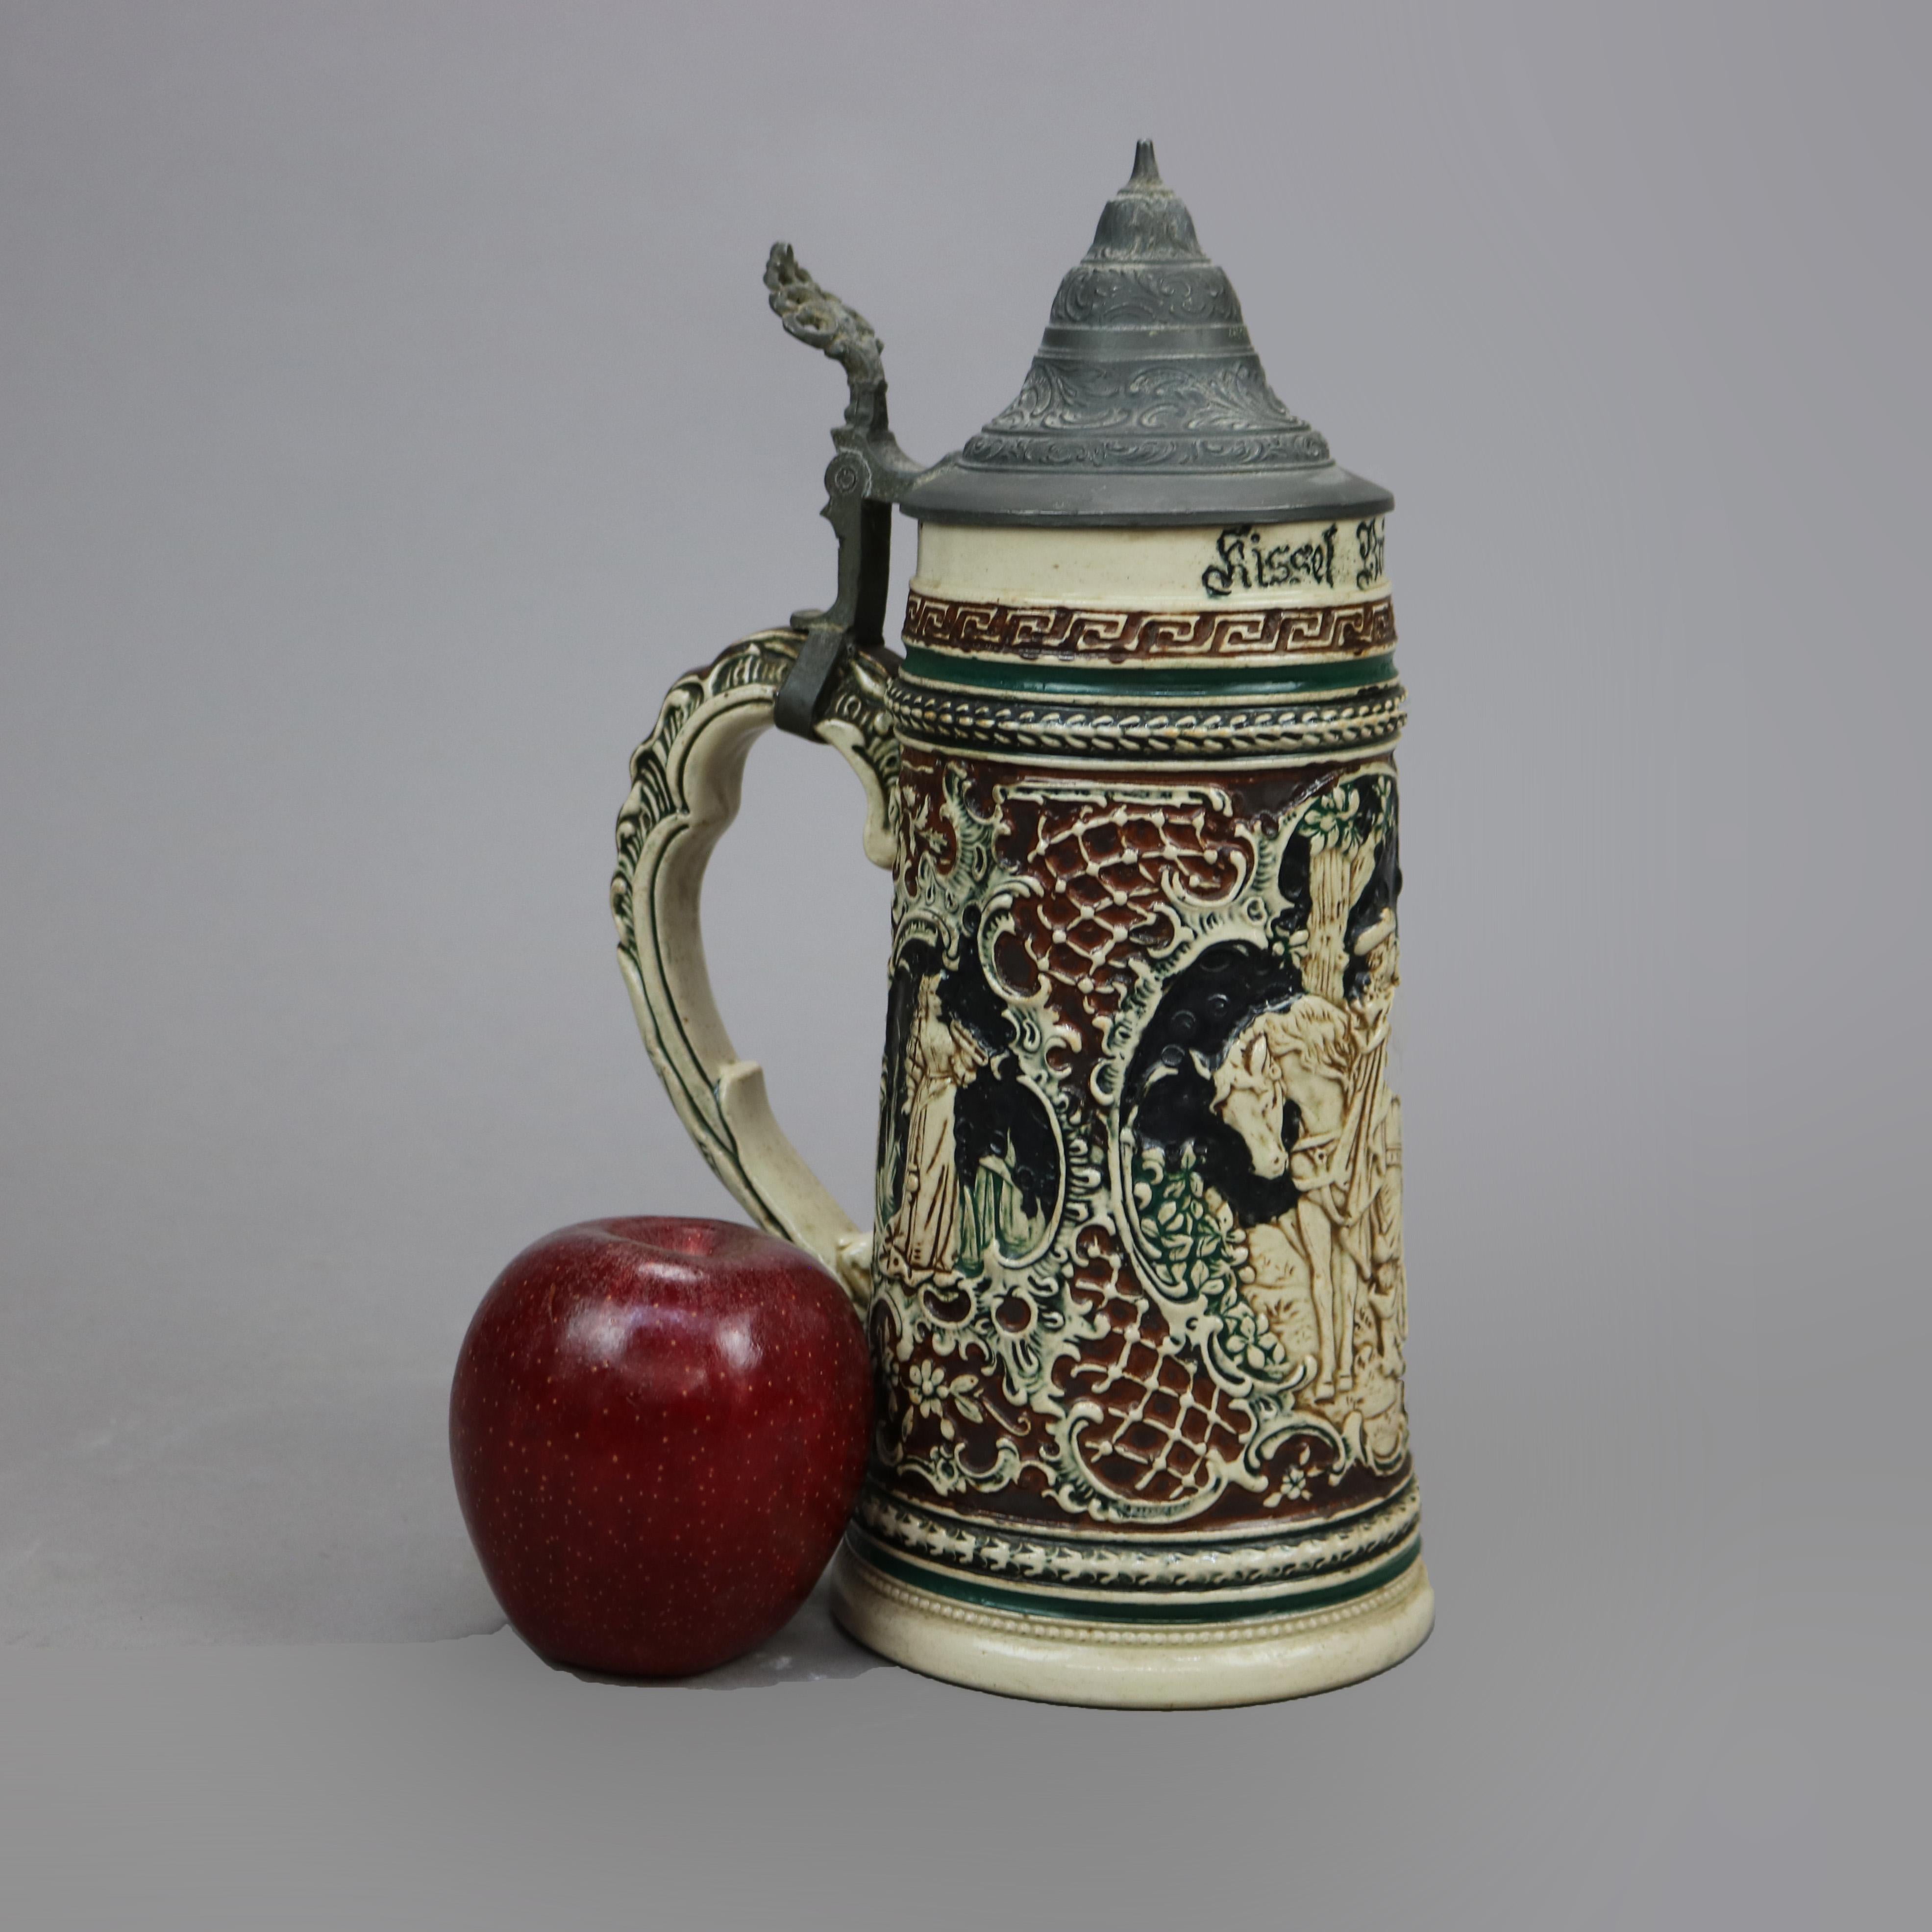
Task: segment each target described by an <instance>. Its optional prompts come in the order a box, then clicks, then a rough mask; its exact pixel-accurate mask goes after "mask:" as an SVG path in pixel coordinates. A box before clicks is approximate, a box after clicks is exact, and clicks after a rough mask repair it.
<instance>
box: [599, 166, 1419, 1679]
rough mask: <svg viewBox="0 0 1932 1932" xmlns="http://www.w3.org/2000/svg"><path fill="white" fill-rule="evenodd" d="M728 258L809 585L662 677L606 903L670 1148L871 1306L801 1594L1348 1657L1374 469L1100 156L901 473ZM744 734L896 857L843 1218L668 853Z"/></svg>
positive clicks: (935, 1650) (1370, 923)
mask: <svg viewBox="0 0 1932 1932" xmlns="http://www.w3.org/2000/svg"><path fill="white" fill-rule="evenodd" d="M765 281H766V286H767V287H768V288H769V291H770V296H771V302H772V308H774V309H775V311H777V313H778V317H779V318H780V319H781V321H782V322H783V323H784V326H785V327H786V329H788V330H789V331H790V332H791V333H792V334H793V335H796V336H798V337H799V338H801V339H802V340H803V341H805V342H807V343H808V344H812V345H814V346H815V347H818V348H820V349H822V350H823V351H824V352H825V353H826V354H827V355H828V356H832V357H834V358H835V359H837V360H838V362H841V364H842V365H844V369H845V371H846V374H847V377H848V378H849V380H850V404H849V406H848V407H847V410H846V413H845V418H844V422H843V423H842V424H841V425H840V426H839V427H838V428H836V429H835V430H834V431H833V432H832V441H833V443H834V444H835V446H836V449H835V454H834V455H833V458H832V463H831V466H830V467H829V469H828V470H827V471H826V479H825V480H826V489H827V491H828V493H829V502H828V503H827V505H826V510H825V514H826V516H827V517H829V519H830V520H831V522H832V526H833V528H834V529H835V532H837V535H838V596H837V598H836V601H835V602H834V603H833V604H832V606H831V607H830V608H829V610H811V611H801V612H799V613H796V614H795V615H794V616H793V619H792V621H791V622H790V625H787V627H785V628H783V629H781V630H773V631H765V632H762V633H760V634H758V635H757V636H754V637H747V638H745V640H743V641H742V642H741V643H736V644H734V645H733V646H731V648H730V649H728V650H727V651H726V652H724V655H722V656H721V657H720V658H718V660H717V661H715V663H714V664H711V665H710V666H709V667H708V668H706V669H705V670H699V671H694V672H693V673H691V674H690V675H689V676H685V677H684V678H682V679H679V681H678V682H677V683H676V685H673V687H672V689H671V691H670V695H669V697H667V699H666V700H665V703H664V712H663V715H662V716H661V718H660V720H659V721H658V727H657V729H656V730H655V732H654V733H652V736H650V737H649V739H647V740H646V742H645V743H644V744H643V745H642V746H640V748H639V749H638V751H637V754H636V757H635V759H634V761H633V764H632V768H631V777H632V781H633V782H632V785H631V793H630V797H629V799H628V802H626V804H625V807H624V810H623V813H622V817H621V819H620V820H619V827H618V845H619V865H618V868H617V873H616V879H615V881H614V883H613V895H612V898H613V908H614V910H615V913H616V922H617V930H618V935H619V953H620V956H621V958H622V965H623V969H624V972H625V977H626V979H627V980H628V982H629V985H630V989H631V998H632V1001H633V1002H634V1005H635V1007H636V1010H637V1021H638V1024H639V1025H640V1028H642V1030H643V1037H644V1040H645V1043H646V1046H648V1047H649V1050H650V1054H651V1057H652V1060H653V1061H655V1064H656V1066H657V1068H658V1072H659V1073H661V1075H662V1076H663V1077H664V1083H665V1085H666V1086H667V1088H668V1089H669V1090H670V1096H671V1099H672V1100H673V1103H675V1104H676V1107H677V1109H678V1112H679V1115H680V1116H681V1117H682V1119H683V1121H684V1123H685V1126H686V1127H688V1129H689V1130H690V1131H691V1134H692V1136H694V1139H696V1140H697V1144H698V1145H699V1146H700V1148H702V1149H703V1151H704V1153H705V1154H706V1157H707V1158H708V1159H709V1161H710V1162H711V1164H712V1166H713V1167H714V1168H715V1169H716V1170H717V1172H718V1175H719V1176H720V1177H721V1178H722V1179H723V1181H724V1183H725V1184H726V1185H727V1187H729V1188H730V1190H731V1191H732V1193H733V1194H735V1195H736V1196H737V1198H738V1199H739V1201H740V1202H742V1204H743V1205H744V1206H745V1208H746V1209H747V1210H748V1211H749V1213H750V1214H751V1215H752V1216H753V1217H754V1218H755V1219H756V1220H757V1221H758V1222H759V1223H761V1224H762V1225H763V1226H764V1227H766V1228H767V1229H771V1230H772V1231H773V1232H775V1233H778V1234H780V1235H784V1236H785V1237H787V1238H789V1239H790V1240H791V1241H795V1242H796V1243H797V1244H799V1245H800V1246H801V1247H804V1248H805V1249H807V1250H809V1251H810V1252H811V1253H813V1254H814V1255H816V1256H818V1257H819V1258H820V1259H821V1260H822V1261H823V1262H825V1263H826V1265H827V1266H829V1267H830V1268H832V1269H833V1270H834V1271H835V1272H836V1273H837V1274H838V1276H839V1277H840V1279H841V1280H842V1281H843V1282H844V1284H845V1286H846V1287H847V1289H848V1290H849V1292H850V1294H851V1295H852V1298H853V1301H854V1302H855V1303H856V1304H857V1306H858V1307H859V1308H860V1310H862V1312H863V1313H864V1314H865V1319H866V1322H867V1325H868V1334H869V1336H870V1339H871V1349H872V1355H873V1359H874V1365H875V1370H876V1373H877V1379H878V1387H879V1393H880V1406H879V1418H880V1419H879V1423H878V1428H877V1438H876V1441H875V1442H874V1449H873V1454H872V1463H871V1473H870V1475H869V1476H868V1479H867V1482H866V1485H865V1490H864V1493H863V1495H862V1498H861V1499H860V1502H859V1506H858V1509H857V1511H856V1514H855V1515H854V1517H853V1521H852V1523H851V1526H850V1529H849V1531H848V1532H847V1537H846V1540H845V1542H844V1547H842V1549H841V1551H840V1553H839V1555H838V1558H837V1559H836V1564H835V1571H834V1576H833V1602H834V1609H835V1614H836V1615H837V1616H838V1619H839V1620H840V1622H841V1623H842V1624H843V1625H844V1627H845V1628H846V1629H847V1630H848V1631H850V1633H851V1634H853V1636H854V1637H857V1638H858V1639H859V1640H860V1641H861V1642H862V1643H865V1644H868V1645H869V1646H871V1648H872V1649H874V1650H876V1651H877V1652H880V1653H881V1654H882V1655H884V1656H886V1657H888V1658H893V1659H895V1660H896V1661H898V1662H900V1663H902V1664H907V1665H910V1667H912V1668H913V1669H914V1670H921V1671H925V1672H927V1673H930V1674H931V1675H932V1676H936V1677H942V1678H947V1679H952V1680H953V1681H954V1682H958V1683H962V1684H970V1685H979V1686H981V1687H983V1688H986V1689H989V1690H993V1691H1005V1692H1010V1693H1014V1694H1019V1695H1021V1696H1025V1697H1041V1698H1049V1699H1054V1700H1060V1701H1063V1702H1066V1703H1082V1704H1108V1705H1148V1706H1175V1705H1209V1704H1233V1703H1251V1702H1256V1701H1259V1700H1265V1699H1270V1698H1277V1697H1293V1696H1295V1695H1298V1694H1301V1693H1303V1692H1307V1691H1319V1690H1323V1689H1326V1688H1330V1687H1331V1686H1333V1685H1339V1684H1345V1683H1347V1682H1351V1681H1352V1680H1353V1679H1358V1678H1361V1677H1364V1676H1368V1675H1370V1673H1373V1672H1375V1671H1378V1670H1384V1669H1385V1668H1386V1667H1388V1666H1389V1665H1391V1664H1394V1663H1396V1662H1397V1661H1400V1659H1401V1658H1403V1657H1406V1655H1408V1654H1409V1652H1411V1651H1412V1650H1414V1649H1415V1648H1416V1646H1418V1644H1420V1643H1421V1642H1422V1640H1424V1637H1427V1634H1428V1633H1429V1629H1430V1622H1431V1619H1432V1616H1433V1597H1432V1595H1431V1593H1430V1586H1429V1582H1428V1578H1427V1574H1426V1573H1425V1571H1424V1568H1423V1565H1422V1560H1421V1538H1420V1529H1419V1524H1418V1505H1417V1498H1416V1486H1415V1475H1414V1472H1413V1469H1412V1463H1411V1459H1410V1450H1409V1423H1408V1418H1407V1415H1406V1410H1405V1407H1404V1403H1403V1338H1404V1337H1405V1335H1406V1332H1407V1327H1408V1289H1407V1285H1406V1279H1405V1277H1404V1273H1403V1240H1402V1169H1403V1151H1402V1150H1403V1141H1402V1110H1401V1107H1400V1103H1398V1101H1397V1099H1396V1097H1395V1096H1394V1094H1393V1093H1392V1092H1391V1089H1390V1085H1389V1073H1388V1038H1389V1019H1390V1007H1391V1001H1392V1000H1393V998H1394V992H1395V989H1396V985H1397V963H1396V962H1397V892H1398V890H1399V889H1400V884H1401V878H1402V874H1401V871H1400V863H1399V861H1398V859H1397V787H1396V773H1395V766H1394V760H1393V755H1392V754H1393V753H1394V748H1395V741H1396V738H1397V733H1398V732H1399V730H1400V728H1401V725H1402V722H1403V691H1402V687H1401V686H1400V685H1399V684H1398V683H1397V681H1396V671H1395V660H1394V644H1395V622H1394V615H1393V613H1392V610H1391V602H1390V596H1389V586H1388V579H1387V577H1386V576H1385V573H1384V568H1383V532H1384V519H1385V515H1386V514H1387V512H1388V510H1389V509H1390V508H1391V505H1392V502H1393V499H1392V498H1391V496H1389V495H1388V493H1387V492H1386V491H1385V490H1382V489H1381V488H1380V487H1378V486H1377V485H1376V484H1373V483H1367V482H1364V481H1363V480H1362V479H1361V478H1360V477H1358V476H1354V475H1350V474H1349V472H1348V471H1346V469H1342V468H1341V467H1340V466H1338V465H1337V463H1336V462H1335V460H1334V458H1333V457H1332V456H1331V455H1330V453H1329V449H1328V443H1326V441H1325V440H1324V439H1323V438H1322V437H1321V436H1320V435H1319V434H1318V433H1317V432H1316V431H1315V430H1313V429H1312V428H1310V426H1309V425H1307V423H1305V422H1303V421H1301V419H1300V418H1298V416H1295V415H1294V414H1292V413H1291V412H1290V411H1289V410H1288V409H1287V408H1286V407H1285V406H1284V405H1283V404H1282V402H1281V401H1280V399H1279V398H1277V396H1276V395H1275V393H1274V390H1273V389H1271V387H1270V386H1269V385H1268V380H1267V378H1266V377H1265V375H1264V374H1263V373H1262V365H1261V362H1260V361H1259V358H1258V357H1257V356H1256V353H1255V350H1254V349H1253V346H1252V344H1250V340H1249V336H1248V331H1247V328H1246V326H1244V323H1243V320H1242V316H1241V305H1240V304H1239V303H1238V302H1237V300H1236V299H1235V291H1234V290H1233V288H1232V287H1231V286H1230V285H1229V281H1228V278H1227V277H1226V275H1224V274H1223V272H1222V271H1221V270H1220V269H1218V268H1217V267H1216V266H1214V263H1212V262H1211V261H1210V260H1208V257H1206V255H1205V254H1203V253H1202V249H1201V248H1200V245H1199V243H1198V242H1197V241H1196V236H1195V230H1194V223H1193V220H1192V218H1191V217H1190V215H1189V214H1188V211H1187V208H1186V207H1185V205H1184V204H1183V203H1182V202H1181V200H1180V199H1179V198H1178V196H1176V195H1175V193H1174V192H1173V191H1172V190H1171V189H1170V188H1169V187H1167V186H1166V184H1164V183H1163V181H1161V179H1160V175H1159V173H1158V172H1157V169H1156V167H1155V164H1154V151H1153V148H1152V147H1151V145H1150V144H1148V143H1146V142H1143V143H1142V145H1141V148H1140V150H1139V153H1138V154H1137V155H1136V159H1135V162H1134V168H1133V177H1132V178H1131V179H1130V181H1128V182H1127V184H1126V186H1125V187H1123V188H1122V189H1121V190H1120V192H1119V193H1118V194H1117V195H1116V196H1115V197H1114V198H1113V199H1112V200H1111V201H1110V202H1108V203H1107V205H1106V208H1105V210H1104V211H1103V213H1102V214H1101V217H1100V226H1099V228H1098V230H1097V233H1096V234H1095V236H1094V245H1093V246H1092V247H1091V248H1090V249H1088V251H1087V254H1085V257H1083V258H1082V260H1080V261H1079V263H1077V264H1076V266H1074V267H1073V269H1072V270H1071V271H1070V272H1069V273H1068V275H1067V277H1066V278H1065V280H1064V281H1062V283H1061V285H1060V290H1059V293H1058V294H1057V295H1056V296H1055V298H1054V302H1053V307H1052V312H1051V314H1050V316H1049V320H1048V323H1047V328H1046V335H1045V338H1044V339H1043V341H1042V343H1041V344H1040V352H1039V353H1038V355H1037V356H1036V357H1035V359H1034V363H1033V366H1032V368H1031V370H1030V371H1028V374H1027V377H1026V380H1025V383H1024V384H1023V385H1022V388H1021V389H1020V392H1019V395H1018V396H1017V397H1016V398H1015V400H1014V401H1013V403H1012V404H1010V406H1009V407H1007V408H1006V409H1004V410H1001V413H999V414H998V416H995V418H994V419H992V422H989V424H988V425H986V428H984V429H983V431H981V432H980V434H978V435H977V436H976V437H973V438H972V440H971V441H970V442H968V443H967V444H966V446H965V448H964V449H962V450H960V451H959V452H957V453H956V455H952V456H949V457H947V458H946V459H945V460H944V461H942V462H941V463H937V464H935V466H932V467H931V468H929V469H928V468H922V466H919V465H918V464H916V463H913V461H912V460H910V458H907V456H906V455H905V454H904V452H903V451H901V449H899V447H898V444H897V443H896V442H895V440H893V437H892V433H891V431H890V430H889V428H888V427H887V424H886V384H885V379H884V375H883V370H882V367H881V364H880V349H879V343H878V340H877V337H876V336H875V335H874V333H873V332H872V330H871V327H870V326H869V325H868V323H866V322H865V320H864V318H863V317H861V316H860V315H859V314H856V312H855V311H853V310H851V309H850V308H847V307H846V306H845V305H844V304H843V303H841V302H839V301H838V299H837V298H836V297H835V296H832V295H829V294H828V293H826V291H825V290H822V289H821V288H820V287H818V285H817V284H816V283H815V282H814V281H812V279H811V277H810V276H809V275H807V274H805V272H804V271H803V270H802V269H801V268H800V267H799V265H798V263H797V262H796V260H795V258H794V257H793V254H792V251H790V248H787V247H785V246H784V245H780V246H778V247H777V248H774V249H773V250H772V254H771V258H770V260H769V263H768V264H767V266H766V271H765ZM894 505H897V506H898V508H900V509H901V510H902V511H905V512H906V513H907V514H908V515H909V516H910V517H912V518H913V519H914V520H916V523H917V525H918V529H919V556H918V565H917V568H916V572H915V574H914V575H913V578H912V583H911V591H910V596H909V598H908V599H907V607H906V612H905V619H904V627H903V631H902V637H903V641H904V655H903V656H901V655H898V654H897V653H895V652H890V651H889V650H888V649H886V646H885V643H884V641H883V635H882V627H883V618H884V616H885V610H884V605H885V599H886V546H887V542H888V540H889V534H890V523H891V517H892V508H893V506H894ZM772 724H777V725H778V727H780V728H781V729H784V730H790V731H793V732H796V733H800V734H802V735H805V736H812V737H815V738H817V739H823V740H824V741H825V742H828V743H829V744H831V745H833V746H835V748H837V749H838V751H840V752H841V753H842V754H843V755H844V757H845V758H846V759H847V760H848V761H849V763H850V764H851V765H852V766H853V769H854V770H855V771H856V772H857V774H858V776H859V781H860V783H861V784H862V785H863V786H864V787H865V796H866V802H867V813H866V820H865V850H866V852H867V853H868V856H870V857H871V859H874V861H875V862H877V864H879V865H881V866H885V867H888V868H890V870H891V871H892V880H893V888H894V889H893V906H892V950H891V956H890V959H889V962H887V971H888V974H889V978H888V989H889V990H888V995H887V1004H886V1046H885V1063H884V1071H883V1077H882V1079H881V1081H880V1112H879V1142H878V1168H877V1199H876V1204H875V1208H874V1220H873V1225H872V1226H871V1229H868V1230H861V1229H857V1228H855V1227H854V1226H853V1225H852V1223H850V1220H848V1219H847V1217H846V1216H845V1214H844V1213H843V1212H842V1211H841V1209H840V1208H839V1207H838V1204H837V1203H836V1202H834V1201H833V1199H832V1197H831V1196H830V1195H829V1193H826V1190H825V1189H824V1187H823V1186H822V1185H821V1184H820V1183H819V1182H818V1181H817V1180H816V1179H815V1178H814V1176H813V1175H812V1173H811V1170H810V1169H809V1168H808V1166H806V1164H805V1161H804V1160H803V1159H802V1157H800V1155H799V1153H798V1152H797V1151H796V1150H795V1149H794V1148H793V1146H792V1145H791V1144H790V1142H789V1141H788V1140H787V1139H786V1138H785V1136H784V1134H783V1133H781V1131H780V1130H779V1128H778V1125H777V1124H776V1122H775V1121H774V1119H773V1118H772V1113H771V1111H770V1109H769V1106H768V1105H767V1103H766V1097H765V1092H764V1087H763V1078H762V1076H761V1074H760V1070H759V1069H758V1067H757V1066H756V1065H755V1064H753V1063H751V1062H750V1061H745V1060H742V1059H740V1058H739V1056H738V1055H737V1053H736V1052H735V1051H734V1050H733V1047H732V1045H731V1043H730V1038H729V1037H728V1036H727V1034H726V1031H725V1029H724V1025H723V1024H722V1022H721V1020H720V1019H719V1016H718V1010H717V1008H716V1006H715V1004H714V1002H713V1001H712V995H711V992H710V989H709V984H708V983H707V980H706V974H705V965H704V954H703V946H702V942H701V940H700V934H699V929H698V898H699V891H700V885H701V883H702V881H703V874H704V868H705V864H706V859H707V857H708V856H709V853H710V851H711V850H712V847H713V846H714V844H715V843H716V841H717V839H718V836H719V835H720V834H721V832H723V831H724V828H725V827H726V826H727V825H728V824H729V823H730V821H731V819H732V817H733V814H734V813H735V811H736V808H737V804H738V798H739V779H740V776H741V775H742V770H743V766H744V760H745V754H746V752H747V751H748V748H749V747H750V745H751V741H752V740H753V739H754V738H755V737H756V736H757V735H758V734H759V733H760V732H761V731H763V730H765V729H766V727H768V726H769V725H772Z"/></svg>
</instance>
